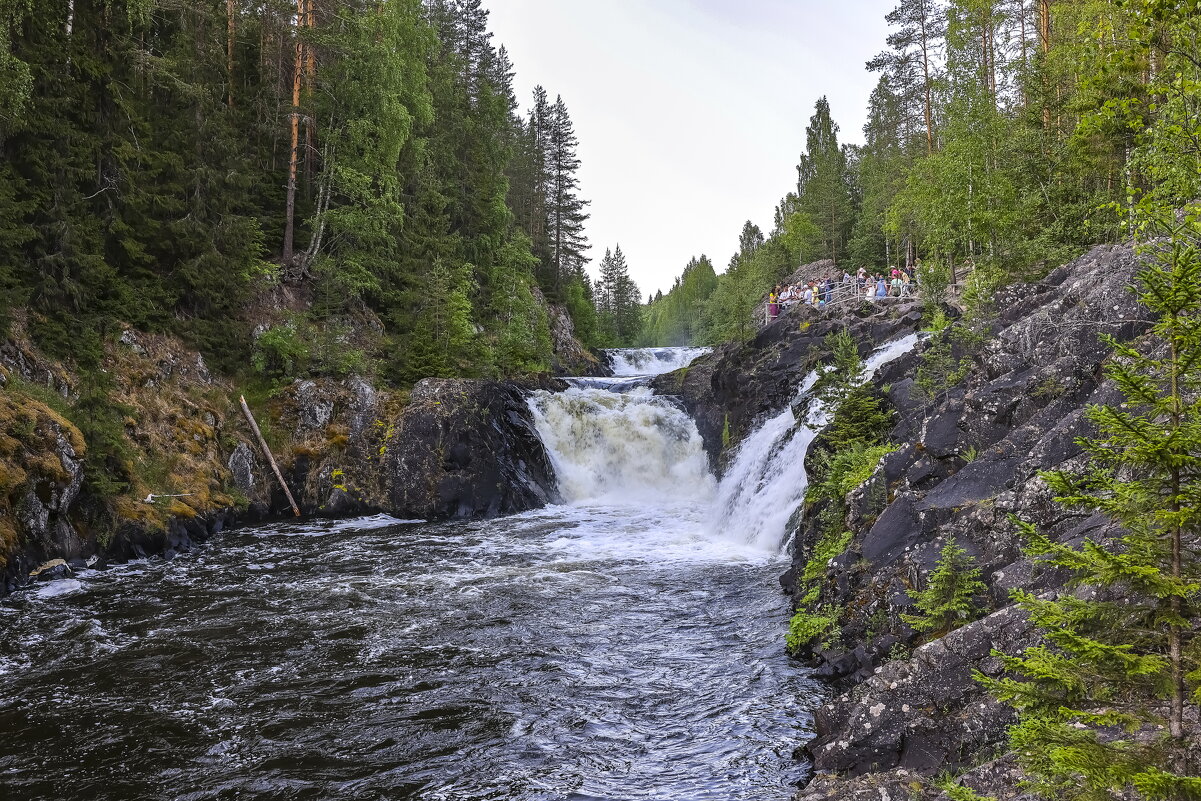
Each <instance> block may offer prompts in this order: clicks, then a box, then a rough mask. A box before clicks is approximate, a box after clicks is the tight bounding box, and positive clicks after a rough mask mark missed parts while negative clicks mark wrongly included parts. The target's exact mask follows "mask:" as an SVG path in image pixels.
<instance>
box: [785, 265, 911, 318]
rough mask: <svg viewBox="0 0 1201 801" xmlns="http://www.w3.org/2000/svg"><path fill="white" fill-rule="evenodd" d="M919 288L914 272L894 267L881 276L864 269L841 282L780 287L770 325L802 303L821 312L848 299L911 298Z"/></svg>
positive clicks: (846, 274)
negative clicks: (835, 303) (906, 296)
mask: <svg viewBox="0 0 1201 801" xmlns="http://www.w3.org/2000/svg"><path fill="white" fill-rule="evenodd" d="M915 285H916V281H915V279H914V276H913V271H912V270H910V269H909V268H907V267H905V266H900V267H890V268H889V269H888V270H884V271H882V272H879V273H869V272H868V271H867V269H866V268H865V267H860V268H859V269H858V270H856V271H855V274H854V275H852V274H851V273H849V272H846V271H844V272H843V274H842V277H841V278H837V277H836V276H829V277H828V278H825V279H818V280H815V281H808V282H805V283H796V284H787V285H781V284H776V286H775V288H774V289H773V290H772V291H771V292H769V293H768V295H767V317H768V321H769V322H770V321H771V320H774V319H776V318H777V317H779V316H780V312H782V311H784V310H786V309H789V308H792V307H793V306H795V305H797V304H798V303H803V304H805V305H807V306H815V307H818V308H821V307H823V306H826V305H829V304H831V303H833V302H835V301H841V300H843V299H845V298H851V299H852V302H857V301H860V300H869V301H874V300H876V299H877V298H888V297H893V298H899V297H903V296H905V295H908V294H910V293H911V292H912V291H913V287H914V286H915Z"/></svg>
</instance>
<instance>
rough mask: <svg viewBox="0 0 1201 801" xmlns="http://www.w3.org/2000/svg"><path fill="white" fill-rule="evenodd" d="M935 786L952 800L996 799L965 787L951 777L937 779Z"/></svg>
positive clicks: (981, 800)
mask: <svg viewBox="0 0 1201 801" xmlns="http://www.w3.org/2000/svg"><path fill="white" fill-rule="evenodd" d="M934 786H935V787H937V788H938V789H939V790H942V791H943V792H944V793H946V794H947V798H949V799H951V801H996V799H995V798H994V797H992V796H988V795H980V794H979V793H977V792H976V791H975V790H973V789H972V788H970V787H964V786H963V785H962V784H960V783H959V782H957V781H955V779H953V778H951V777H949V776H948V777H946V778H944V779H942V780H940V781H935V782H934Z"/></svg>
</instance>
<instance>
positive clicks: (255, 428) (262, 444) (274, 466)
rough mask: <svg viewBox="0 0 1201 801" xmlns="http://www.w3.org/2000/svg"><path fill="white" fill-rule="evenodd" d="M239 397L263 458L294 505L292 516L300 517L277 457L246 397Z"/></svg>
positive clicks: (289, 501) (298, 508)
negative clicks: (269, 445) (272, 452)
mask: <svg viewBox="0 0 1201 801" xmlns="http://www.w3.org/2000/svg"><path fill="white" fill-rule="evenodd" d="M239 397H240V398H241V400H242V412H243V413H244V414H245V415H246V422H248V423H250V430H251V431H253V432H254V436H255V438H256V439H257V440H258V441H259V448H261V449H262V451H263V456H266V457H267V463H268V464H270V465H271V470H272V471H273V472H274V473H275V477H276V478H277V479H278V480H279V485H280V486H281V487H283V488H284V495H287V496H288V503H290V504H292V514H294V515H296V516H297V517H300V507H299V506H297V505H296V499H295V498H293V497H292V491H291V490H290V489H288V484H287V482H285V481H284V474H283V473H281V472H280V471H279V465H278V464H276V463H275V457H274V456H272V455H271V449H270V448H268V447H267V440H265V439H263V433H262V432H261V431H259V424H258V423H256V422H255V421H254V415H253V414H251V413H250V407H249V406H247V405H246V396H245V395H241V396H239Z"/></svg>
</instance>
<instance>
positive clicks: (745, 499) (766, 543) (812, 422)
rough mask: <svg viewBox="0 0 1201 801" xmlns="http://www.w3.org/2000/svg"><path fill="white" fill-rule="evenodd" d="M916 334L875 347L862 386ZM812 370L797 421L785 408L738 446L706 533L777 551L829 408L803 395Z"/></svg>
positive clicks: (801, 496)
mask: <svg viewBox="0 0 1201 801" xmlns="http://www.w3.org/2000/svg"><path fill="white" fill-rule="evenodd" d="M917 343H918V335H917V334H910V335H908V336H905V337H902V338H900V339H898V340H895V341H893V342H890V343H888V344H887V345H884V346H883V347H881V348H878V349H876V350H875V351H874V352H873V353H872V354H871V355H870V356H869V357H868V358H867V359H865V360H864V364H863V366H864V376H863V380H864V381H865V382H866V381H868V380H870V379H871V377H872V376H873V375H874V374H875V373H876V371H877V370H879V369H880V368H881V367H882V366H884V365H885V364H887V363H888V362H890V361H893V360H894V359H897V358H899V357H901V356H902V355H904V354H906V353H908V352H909V351H911V350H913V348H914V347H915V346H916V345H917ZM819 375H820V374H819V373H818V371H816V370H814V371H812V372H810V373H809V374H808V375H807V376H805V380H804V381H802V382H801V386H800V389H799V390H798V391H797V398H798V401H801V402H802V403H804V402H805V401H806V400H807V403H805V406H804V408H805V410H806V411H805V414H804V417H803V420H801V421H800V425H798V424H797V423H798V421H797V419H796V417H795V415H794V414H793V411H792V408H791V406H790V407H788V408H785V409H784V410H783V411H781V412H780V413H779V414H777V415H775V416H774V417H772V418H770V419H768V420H767V421H766V422H764V423H763V425H761V426H760V427H759V428H758V429H756V430H755V431H754V432H752V433H751V434H750V435H749V436H748V437H747V438H746V439H744V440H743V441H742V443H741V444H740V445H739V446H738V450H737V451H736V452H735V454H734V460H733V462H732V463H731V464H730V467H729V469H728V470H727V471H726V474H725V476H723V477H722V480H721V484H720V485H719V487H718V491H717V499H716V501H715V504H714V512H713V514H712V516H711V517H710V521H711V522H710V530H711V532H712V533H713V534H715V535H718V536H725V537H731V536H737V537H738V538H740V539H745V541H746V542H748V543H750V544H752V545H755V546H757V547H760V548H765V549H778V548H780V547H781V545H782V542H781V540H782V539H783V538H784V536H785V534H786V533H787V526H788V521H789V519H790V518H791V517H792V515H793V514H794V513H795V512H796V510H797V509H798V508H800V505H801V502H802V501H803V500H804V498H805V490H806V489H807V488H808V486H809V476H808V474H807V473H806V472H805V456H806V455H807V454H808V453H809V446H810V445H812V444H813V440H814V439H816V438H817V435H818V433H820V432H821V430H822V428H824V427H825V426H826V424H827V423H829V422H830V415H831V413H832V410H831V409H830V408H828V407H827V406H826V404H824V403H822V401H821V400H820V399H819V398H817V397H807V396H809V395H810V393H811V391H812V390H813V387H814V385H815V384H816V383H817V380H818V378H819Z"/></svg>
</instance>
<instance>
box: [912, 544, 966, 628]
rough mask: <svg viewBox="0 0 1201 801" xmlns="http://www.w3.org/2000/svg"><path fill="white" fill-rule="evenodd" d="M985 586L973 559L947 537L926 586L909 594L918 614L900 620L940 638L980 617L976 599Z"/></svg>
mask: <svg viewBox="0 0 1201 801" xmlns="http://www.w3.org/2000/svg"><path fill="white" fill-rule="evenodd" d="M986 589H987V588H986V587H985V585H984V582H982V581H980V568H978V567H976V566H975V560H974V559H972V557H971V556H969V555H968V552H967V551H965V550H964V549H963V548H961V547H960V546H959V545H958V544H957V543H956V542H955V538H954V537H949V538H948V539H947V544H946V545H944V546H943V549H942V552H941V553H940V554H939V559H938V564H937V565H936V566H935V568H934V571H933V572H932V573H931V574H930V575H929V578H928V579H927V586H926V589H924V590H920V591H918V592H910V593H909V597H910V598H912V599H913V601H914V604H915V605H916V606H917V610H918V614H916V615H901V619H902V620H904V621H905V622H906V623H908V624H909V625H910V626H912V627H913V628H914V630H915V631H919V632H926V633H930V634H931V635H932V637H935V638H937V637H941V636H942V635H944V634H946V633H947V632H949V631H953V630H954V629H957V628H959V627H960V626H962V625H964V624H965V623H970V622H971V621H973V620H975V619H976V618H977V617H979V616H980V608H979V607H978V606H977V605H976V598H977V597H979V596H980V595H981V594H982V593H983V592H984V591H985V590H986Z"/></svg>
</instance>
